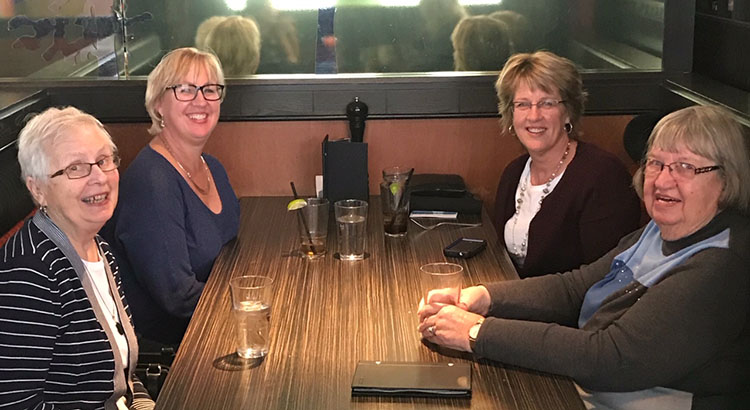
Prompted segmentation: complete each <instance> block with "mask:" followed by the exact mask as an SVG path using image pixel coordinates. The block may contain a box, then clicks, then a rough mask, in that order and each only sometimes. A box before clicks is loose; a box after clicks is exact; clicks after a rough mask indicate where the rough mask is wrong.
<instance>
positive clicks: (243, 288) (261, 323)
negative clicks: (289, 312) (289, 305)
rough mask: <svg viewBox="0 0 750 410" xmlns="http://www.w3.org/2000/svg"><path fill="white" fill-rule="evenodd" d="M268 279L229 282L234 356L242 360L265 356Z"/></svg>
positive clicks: (244, 278)
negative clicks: (233, 330)
mask: <svg viewBox="0 0 750 410" xmlns="http://www.w3.org/2000/svg"><path fill="white" fill-rule="evenodd" d="M272 284H273V279H272V278H269V277H268V276H256V275H250V276H240V277H237V278H233V279H231V280H230V281H229V288H230V290H231V294H232V316H233V317H234V322H235V326H236V328H237V339H238V340H237V342H238V343H237V355H238V356H240V357H241V358H243V359H251V358H259V357H263V356H265V355H266V354H268V336H269V330H270V328H271V297H272V294H271V285H272Z"/></svg>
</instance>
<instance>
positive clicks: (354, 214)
mask: <svg viewBox="0 0 750 410" xmlns="http://www.w3.org/2000/svg"><path fill="white" fill-rule="evenodd" d="M333 208H334V213H335V214H336V226H337V227H338V240H339V252H338V257H339V259H341V260H348V261H356V260H362V259H364V258H365V238H366V237H367V202H366V201H362V200H359V199H344V200H342V201H337V202H335V203H334V204H333Z"/></svg>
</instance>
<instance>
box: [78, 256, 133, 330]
mask: <svg viewBox="0 0 750 410" xmlns="http://www.w3.org/2000/svg"><path fill="white" fill-rule="evenodd" d="M97 253H98V252H97ZM99 259H100V262H101V263H106V260H105V259H104V258H103V257H102V256H101V254H100V255H99ZM83 268H84V269H85V270H86V274H87V275H89V279H91V287H93V288H94V292H96V295H97V296H99V300H100V301H101V304H102V305H104V309H105V310H106V311H107V313H109V316H110V317H111V318H112V322H114V323H115V327H116V328H117V332H118V333H119V334H121V335H124V334H125V328H123V327H122V323H120V320H119V319H118V318H117V302H115V297H114V295H113V294H112V289H111V288H110V287H109V285H108V286H107V287H108V288H110V289H109V292H108V293H109V296H110V297H111V298H112V304H113V305H114V306H113V309H112V310H110V309H109V306H108V305H107V302H106V299H104V297H103V296H102V294H101V292H99V285H97V284H96V281H95V280H94V276H93V275H92V274H91V272H89V268H88V267H87V266H86V263H85V261H84V264H83ZM104 274H105V275H106V274H107V270H106V269H104ZM105 279H106V280H107V283H108V284H109V279H108V278H107V277H106V276H105Z"/></svg>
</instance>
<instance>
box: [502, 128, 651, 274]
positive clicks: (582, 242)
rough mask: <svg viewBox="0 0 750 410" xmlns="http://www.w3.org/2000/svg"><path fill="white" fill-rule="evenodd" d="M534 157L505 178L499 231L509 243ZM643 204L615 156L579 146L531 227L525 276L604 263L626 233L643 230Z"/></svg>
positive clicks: (511, 169) (514, 167)
mask: <svg viewBox="0 0 750 410" xmlns="http://www.w3.org/2000/svg"><path fill="white" fill-rule="evenodd" d="M528 158H529V155H528V154H526V155H522V156H520V157H519V158H516V159H515V160H513V162H511V163H510V164H509V165H508V166H507V167H506V168H505V171H503V175H502V176H501V177H500V184H499V185H498V188H497V197H496V199H495V229H496V230H497V234H498V236H499V237H500V240H501V241H502V242H503V244H504V243H505V241H504V236H505V235H504V231H505V223H506V221H508V219H510V218H511V217H512V216H513V213H514V212H515V195H516V187H517V186H518V181H519V180H520V178H521V173H522V172H523V168H524V166H525V165H526V160H527V159H528ZM640 218H641V206H640V200H639V199H638V196H637V195H636V194H635V191H634V190H633V188H632V186H631V176H630V173H629V172H628V171H627V169H625V166H624V165H623V164H622V162H620V160H619V159H617V157H615V156H614V155H612V154H610V153H608V152H606V151H604V150H602V149H600V148H598V147H596V146H595V145H591V144H586V143H583V142H578V148H577V150H576V153H575V156H574V157H573V160H572V161H571V162H570V164H568V167H567V168H566V169H565V174H563V176H562V179H560V182H559V183H558V184H557V186H556V187H555V189H554V191H552V193H550V194H549V195H548V196H547V197H546V198H545V199H544V202H543V203H542V208H541V209H540V210H539V212H538V213H537V214H536V216H535V217H534V219H532V220H531V224H530V225H529V243H528V248H527V254H526V260H525V261H524V266H523V267H518V266H516V269H517V270H518V274H519V275H520V276H521V277H522V278H524V277H528V276H540V275H544V274H547V273H555V272H566V271H569V270H572V269H575V268H577V267H579V266H581V265H582V264H585V263H590V262H593V261H595V260H597V259H599V258H600V257H601V256H602V255H604V254H605V253H606V252H607V251H609V250H610V249H612V248H614V247H615V245H617V242H618V241H619V240H620V238H622V237H623V236H624V235H625V234H628V233H630V232H632V231H634V230H636V229H637V228H638V227H639V224H640Z"/></svg>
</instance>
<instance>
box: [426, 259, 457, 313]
mask: <svg viewBox="0 0 750 410" xmlns="http://www.w3.org/2000/svg"><path fill="white" fill-rule="evenodd" d="M419 271H420V272H421V275H420V278H421V282H422V295H421V297H422V298H423V299H424V303H430V296H431V295H432V293H433V291H440V293H441V294H443V295H445V296H446V298H445V300H442V301H441V302H442V303H450V304H457V303H458V301H459V300H460V298H461V287H462V285H463V271H464V268H463V267H462V266H461V265H457V264H455V263H448V262H436V263H428V264H426V265H422V266H421V267H420V268H419Z"/></svg>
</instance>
